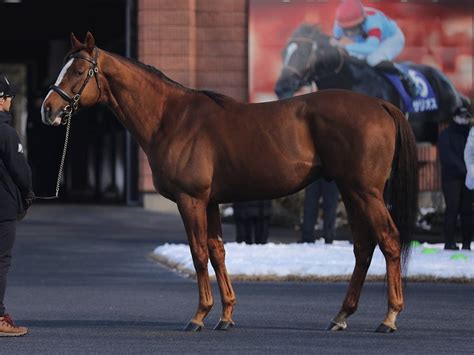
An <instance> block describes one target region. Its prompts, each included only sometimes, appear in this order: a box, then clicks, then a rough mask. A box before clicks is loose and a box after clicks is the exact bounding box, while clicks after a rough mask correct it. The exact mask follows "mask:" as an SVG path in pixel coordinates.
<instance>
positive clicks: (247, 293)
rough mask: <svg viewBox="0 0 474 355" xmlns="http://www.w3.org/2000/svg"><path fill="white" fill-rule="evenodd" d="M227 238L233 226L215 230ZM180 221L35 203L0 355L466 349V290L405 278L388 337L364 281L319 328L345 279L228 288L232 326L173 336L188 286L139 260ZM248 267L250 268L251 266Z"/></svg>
mask: <svg viewBox="0 0 474 355" xmlns="http://www.w3.org/2000/svg"><path fill="white" fill-rule="evenodd" d="M224 235H225V239H226V240H230V241H232V240H233V226H232V225H225V226H224ZM185 240H186V238H185V234H184V228H183V226H182V223H181V221H180V219H179V217H178V216H176V215H165V214H159V213H156V212H150V211H145V210H143V209H141V208H126V207H117V206H79V205H36V206H34V207H33V208H32V210H31V212H30V214H29V216H28V217H27V218H26V220H25V221H23V222H22V223H21V224H20V225H19V227H18V237H17V243H16V246H15V251H14V260H13V267H12V269H11V273H10V279H9V288H8V290H7V297H6V305H7V309H8V311H9V312H10V313H11V314H12V315H13V316H14V319H15V320H16V321H17V323H18V324H20V325H24V326H27V327H29V328H30V333H29V334H28V335H26V336H25V337H21V338H0V354H39V353H41V354H76V353H77V354H80V353H87V354H151V353H219V354H220V353H285V354H286V353H315V354H320V353H321V354H325V353H345V354H347V353H350V354H353V353H364V354H365V353H374V354H375V353H376V354H381V353H382V354H383V353H389V354H392V353H406V354H413V353H420V354H427V353H437V354H439V353H450V354H452V353H466V354H472V353H474V322H473V319H474V317H473V316H474V305H473V302H474V297H473V296H474V285H473V284H450V283H438V284H433V283H408V284H407V286H406V292H405V297H406V309H405V311H404V312H403V313H402V314H401V315H400V317H399V321H398V327H399V330H398V331H397V332H396V333H393V334H377V333H374V332H373V330H374V329H375V328H376V327H377V326H378V325H379V323H380V322H381V321H382V319H383V317H384V314H385V311H386V296H385V294H386V288H385V286H384V284H383V283H376V282H372V283H367V284H366V285H365V287H364V290H363V293H362V298H361V302H360V306H359V311H358V312H357V313H356V314H355V315H354V316H353V317H351V318H350V319H349V327H348V329H347V330H346V331H343V332H328V331H325V330H324V329H325V328H326V326H327V324H328V321H329V320H330V319H331V317H332V316H334V315H335V313H336V312H337V311H338V309H339V307H340V304H341V302H342V300H343V297H344V294H345V291H346V288H347V283H346V282H340V283H321V282H280V283H278V282H260V283H258V282H235V283H234V288H235V290H236V293H237V297H238V304H237V306H236V309H235V313H234V320H235V321H236V323H237V325H236V327H235V328H233V329H231V330H230V331H214V330H212V327H213V325H214V324H215V323H217V321H218V319H219V315H220V304H219V298H218V292H217V286H216V284H215V283H213V289H214V295H215V304H216V305H215V307H214V309H213V310H212V312H211V314H210V315H209V316H208V318H207V320H206V326H207V328H206V329H204V330H203V331H201V332H199V333H188V332H183V331H182V330H181V329H182V327H183V326H184V325H185V324H186V323H187V321H188V320H189V319H190V317H191V316H192V315H193V313H194V311H195V308H196V305H197V287H196V283H195V281H194V280H192V279H188V278H184V277H182V276H181V275H179V274H177V273H175V272H173V271H170V270H168V269H166V268H164V267H162V266H161V265H159V264H156V263H155V262H153V261H152V260H151V259H150V258H149V254H150V253H151V252H152V251H153V249H154V248H155V247H156V246H157V245H160V244H163V243H165V242H175V243H176V242H178V243H181V242H185ZM255 262H258V260H256V261H255Z"/></svg>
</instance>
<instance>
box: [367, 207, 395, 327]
mask: <svg viewBox="0 0 474 355" xmlns="http://www.w3.org/2000/svg"><path fill="white" fill-rule="evenodd" d="M367 212H368V213H367V215H368V217H369V222H370V226H371V229H372V233H373V235H374V237H375V238H376V240H377V243H378V245H379V247H380V250H381V251H382V253H383V255H384V257H385V263H386V265H387V285H388V311H387V315H386V317H385V319H384V321H383V322H382V324H380V326H379V327H378V328H377V330H376V331H377V332H379V333H391V332H394V331H395V330H396V329H397V327H396V325H395V322H396V319H397V315H398V314H399V313H400V312H401V311H402V310H403V290H402V277H401V266H400V259H401V246H400V236H399V232H398V229H397V227H396V226H395V223H394V222H393V220H392V217H391V216H390V213H389V211H388V210H387V208H386V207H385V204H384V202H383V200H382V199H376V198H373V199H371V203H370V204H369V206H368V209H367Z"/></svg>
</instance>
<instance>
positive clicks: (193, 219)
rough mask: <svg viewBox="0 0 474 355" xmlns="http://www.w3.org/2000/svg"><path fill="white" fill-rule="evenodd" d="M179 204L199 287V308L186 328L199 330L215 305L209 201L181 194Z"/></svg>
mask: <svg viewBox="0 0 474 355" xmlns="http://www.w3.org/2000/svg"><path fill="white" fill-rule="evenodd" d="M177 204H178V209H179V212H180V214H181V217H182V219H183V222H184V226H185V228H186V234H187V236H188V242H189V247H190V248H191V255H192V257H193V263H194V268H195V270H196V275H197V282H198V289H199V306H198V309H197V311H196V314H195V316H194V317H193V318H192V319H191V321H190V322H189V323H188V324H187V325H186V327H185V328H184V330H188V331H198V330H201V329H202V328H203V327H204V323H203V321H204V318H205V317H206V316H207V314H208V313H209V311H210V310H211V308H212V305H213V299H212V290H211V284H210V282H209V274H208V271H207V264H208V260H209V252H208V246H207V216H206V208H207V203H206V202H205V201H203V200H198V199H195V198H192V197H190V196H187V195H185V196H180V198H179V199H178V201H177Z"/></svg>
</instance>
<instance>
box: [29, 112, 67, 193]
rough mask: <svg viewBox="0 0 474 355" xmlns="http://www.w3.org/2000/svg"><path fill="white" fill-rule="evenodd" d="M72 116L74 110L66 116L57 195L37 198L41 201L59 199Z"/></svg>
mask: <svg viewBox="0 0 474 355" xmlns="http://www.w3.org/2000/svg"><path fill="white" fill-rule="evenodd" d="M71 116H72V110H71V111H70V112H69V113H67V114H66V120H67V125H66V136H65V138H64V148H63V155H62V157H61V163H60V164H59V173H58V181H57V182H56V195H55V196H47V197H35V198H36V199H39V200H54V199H56V198H58V197H59V186H60V185H61V177H62V175H63V170H64V161H65V160H66V152H67V144H68V142H69V131H70V128H71Z"/></svg>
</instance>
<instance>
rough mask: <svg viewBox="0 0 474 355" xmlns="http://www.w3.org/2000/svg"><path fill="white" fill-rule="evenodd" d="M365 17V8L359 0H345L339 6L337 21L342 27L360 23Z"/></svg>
mask: <svg viewBox="0 0 474 355" xmlns="http://www.w3.org/2000/svg"><path fill="white" fill-rule="evenodd" d="M364 19H365V10H364V7H363V6H362V4H361V3H360V1H359V0H343V2H342V3H341V4H340V5H339V6H338V7H337V10H336V21H337V24H338V25H339V26H341V27H342V28H350V27H354V26H357V25H360V24H361V23H362V22H363V21H364Z"/></svg>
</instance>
